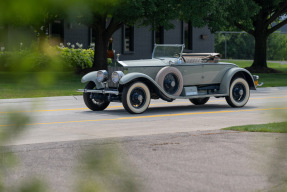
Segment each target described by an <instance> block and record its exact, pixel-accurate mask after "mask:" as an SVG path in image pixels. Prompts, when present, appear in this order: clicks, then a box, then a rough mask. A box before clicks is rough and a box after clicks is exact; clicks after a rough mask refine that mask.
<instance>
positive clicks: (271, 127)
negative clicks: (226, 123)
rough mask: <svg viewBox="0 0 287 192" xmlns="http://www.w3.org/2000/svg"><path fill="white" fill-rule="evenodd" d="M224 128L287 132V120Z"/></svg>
mask: <svg viewBox="0 0 287 192" xmlns="http://www.w3.org/2000/svg"><path fill="white" fill-rule="evenodd" d="M222 130H233V131H248V132H271V133H287V121H285V122H281V123H268V124H259V125H244V126H234V127H228V128H224V129H222Z"/></svg>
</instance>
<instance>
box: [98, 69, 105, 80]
mask: <svg viewBox="0 0 287 192" xmlns="http://www.w3.org/2000/svg"><path fill="white" fill-rule="evenodd" d="M107 80H108V72H107V71H106V70H100V71H98V73H97V81H98V82H104V81H107Z"/></svg>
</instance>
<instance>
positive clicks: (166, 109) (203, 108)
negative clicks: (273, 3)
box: [81, 104, 257, 117]
mask: <svg viewBox="0 0 287 192" xmlns="http://www.w3.org/2000/svg"><path fill="white" fill-rule="evenodd" d="M256 108H257V107H255V106H244V107H242V108H232V107H230V106H229V105H224V104H205V105H192V104H190V105H170V106H166V105H165V106H153V105H151V106H150V107H149V108H148V109H147V110H146V111H145V112H144V113H142V114H130V113H128V112H127V111H126V110H125V109H124V108H110V109H109V108H108V109H106V110H104V111H82V112H81V113H87V114H93V113H95V114H101V115H114V116H122V117H130V116H135V115H144V116H148V115H166V114H180V113H204V112H213V111H218V112H220V111H227V110H228V111H236V110H251V109H256Z"/></svg>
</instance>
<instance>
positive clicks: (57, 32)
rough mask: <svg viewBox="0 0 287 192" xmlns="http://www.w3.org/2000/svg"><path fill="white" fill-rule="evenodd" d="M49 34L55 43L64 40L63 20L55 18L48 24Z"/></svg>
mask: <svg viewBox="0 0 287 192" xmlns="http://www.w3.org/2000/svg"><path fill="white" fill-rule="evenodd" d="M50 36H51V37H52V41H53V42H54V43H56V44H57V43H58V42H63V41H64V21H62V20H55V21H53V22H52V23H51V24H50Z"/></svg>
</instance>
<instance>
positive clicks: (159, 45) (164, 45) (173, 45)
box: [152, 44, 184, 59]
mask: <svg viewBox="0 0 287 192" xmlns="http://www.w3.org/2000/svg"><path fill="white" fill-rule="evenodd" d="M157 47H181V51H180V53H179V57H177V58H180V57H181V56H182V52H183V49H184V44H154V48H153V52H152V59H159V58H174V59H176V57H154V53H155V50H156V48H157Z"/></svg>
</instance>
